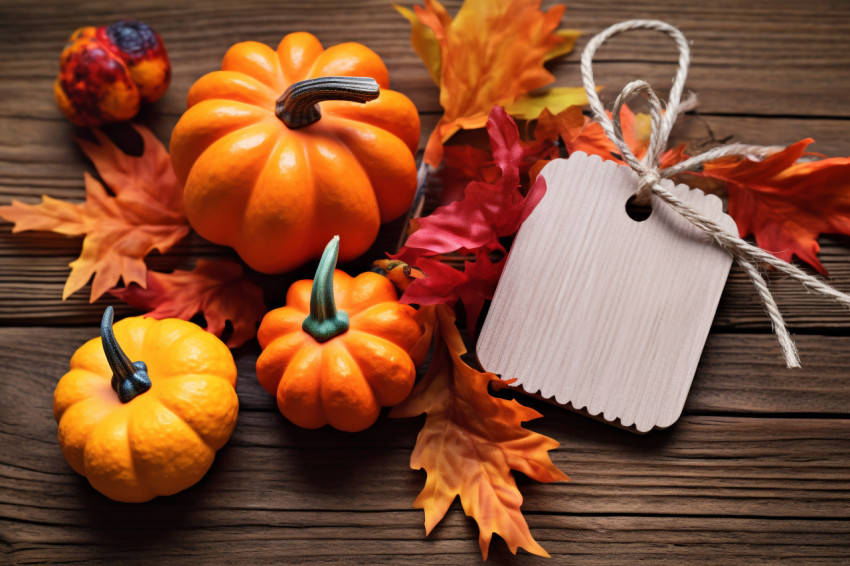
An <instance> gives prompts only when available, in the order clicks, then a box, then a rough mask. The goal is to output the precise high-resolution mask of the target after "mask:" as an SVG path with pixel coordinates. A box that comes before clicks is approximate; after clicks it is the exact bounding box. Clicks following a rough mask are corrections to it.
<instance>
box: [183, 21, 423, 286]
mask: <svg viewBox="0 0 850 566" xmlns="http://www.w3.org/2000/svg"><path fill="white" fill-rule="evenodd" d="M388 84H389V78H388V74H387V69H386V66H385V65H384V63H383V62H382V61H381V59H380V58H379V57H378V55H377V54H375V53H374V52H373V51H371V50H370V49H368V48H367V47H365V46H363V45H360V44H358V43H342V44H339V45H335V46H333V47H331V48H329V49H327V50H325V49H323V48H322V46H321V44H320V43H319V40H318V39H316V38H315V37H314V36H312V35H311V34H309V33H304V32H299V33H292V34H289V35H287V36H286V37H284V38H283V40H282V41H281V42H280V45H278V47H277V51H274V50H272V49H271V48H270V47H268V46H266V45H264V44H261V43H257V42H250V41H249V42H244V43H237V44H236V45H234V46H233V47H231V48H230V49H229V50H228V51H227V53H226V54H225V56H224V61H223V63H222V70H220V71H214V72H212V73H209V74H207V75H205V76H203V77H201V78H200V79H199V80H198V81H197V82H196V83H195V84H194V85H193V86H192V88H191V90H190V91H189V99H188V106H189V108H188V110H187V111H186V112H185V113H184V114H183V116H182V117H181V118H180V121H179V122H178V123H177V126H176V127H175V128H174V131H173V133H172V136H171V160H172V163H173V165H174V170H175V172H176V173H177V177H178V178H179V179H180V181H181V182H182V183H183V184H184V193H183V196H184V201H185V203H186V213H187V216H188V218H189V223H190V224H191V225H192V227H193V228H194V229H195V231H197V232H198V233H199V234H200V235H201V236H203V237H204V238H206V239H208V240H210V241H212V242H215V243H218V244H224V245H227V246H231V247H233V248H235V249H236V251H237V253H239V255H240V256H241V257H242V259H243V260H245V262H246V263H247V264H248V265H250V266H251V267H252V268H254V269H256V270H258V271H262V272H264V273H281V272H284V271H289V270H292V269H294V268H296V267H298V266H299V265H301V264H303V263H305V262H306V261H308V260H310V259H316V258H318V257H319V256H320V255H321V253H322V249H323V248H324V246H325V244H326V243H327V241H328V240H329V239H330V238H331V236H333V235H334V234H339V235H340V236H341V237H342V245H341V247H340V252H339V255H340V259H341V260H342V261H348V260H351V259H354V258H355V257H357V256H359V255H361V254H363V253H364V252H365V251H366V250H367V249H368V248H369V246H371V245H372V243H373V242H374V241H375V237H376V236H377V233H378V228H379V226H380V224H381V223H383V222H388V221H390V220H393V219H395V218H398V217H399V216H401V215H402V214H404V213H405V212H406V211H407V209H408V208H409V206H410V204H411V202H412V200H413V196H414V192H415V190H416V165H415V162H414V158H413V152H415V151H416V147H417V145H418V143H419V115H418V113H417V111H416V107H415V106H414V105H413V103H412V102H411V101H410V100H408V99H407V97H405V96H404V95H402V94H399V93H398V92H394V91H392V90H388V89H387V87H388ZM281 93H283V94H282V95H281ZM367 101H368V102H367Z"/></svg>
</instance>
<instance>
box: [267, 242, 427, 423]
mask: <svg viewBox="0 0 850 566" xmlns="http://www.w3.org/2000/svg"><path fill="white" fill-rule="evenodd" d="M338 246H339V238H337V237H334V238H333V239H332V240H331V242H330V243H329V244H328V246H327V248H326V249H325V252H324V254H323V255H322V259H321V261H320V262H319V267H318V269H317V271H316V278H315V280H313V281H311V280H309V279H306V280H302V281H297V282H296V283H294V284H293V285H292V286H291V287H290V288H289V291H288V292H287V295H286V306H284V307H281V308H279V309H275V310H273V311H271V312H269V313H268V314H267V315H266V316H265V318H264V319H263V321H262V323H261V324H260V329H259V332H258V333H257V338H258V339H259V341H260V346H261V347H262V348H263V352H262V353H261V354H260V356H259V358H258V359H257V377H258V379H259V380H260V384H261V385H262V386H263V388H264V389H265V390H266V391H268V392H269V393H271V394H272V395H276V396H277V404H278V408H279V409H280V412H281V413H282V414H283V416H285V417H286V418H288V419H289V420H290V421H292V422H293V423H295V424H296V425H298V426H301V427H304V428H319V427H321V426H324V425H328V424H329V425H331V426H332V427H334V428H336V429H339V430H343V431H348V432H356V431H360V430H363V429H365V428H368V427H369V426H371V425H372V424H373V423H374V422H375V420H376V419H377V418H378V415H379V413H380V409H381V407H382V406H392V405H396V404H398V403H400V402H401V401H403V400H404V399H405V398H406V397H407V396H408V395H409V394H410V391H411V389H412V388H413V382H414V380H415V377H416V368H415V365H414V362H413V360H411V358H410V355H409V354H408V352H410V350H411V349H412V348H413V347H414V346H415V345H416V344H417V342H418V341H419V338H420V337H421V336H422V328H421V326H420V325H419V323H418V322H417V320H416V311H415V309H413V308H412V307H410V306H409V305H403V304H400V303H399V302H398V297H397V295H396V292H395V289H394V288H393V285H392V283H390V282H389V281H388V280H387V279H386V278H385V277H382V276H380V275H378V274H377V273H372V272H366V273H361V274H360V275H358V276H357V277H351V276H349V275H348V274H346V273H345V272H343V271H340V270H335V269H334V267H335V265H336V259H337V251H338Z"/></svg>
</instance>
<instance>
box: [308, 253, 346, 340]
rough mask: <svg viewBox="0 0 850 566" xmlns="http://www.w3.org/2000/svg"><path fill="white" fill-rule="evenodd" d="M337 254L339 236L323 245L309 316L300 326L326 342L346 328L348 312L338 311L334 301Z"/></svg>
mask: <svg viewBox="0 0 850 566" xmlns="http://www.w3.org/2000/svg"><path fill="white" fill-rule="evenodd" d="M337 255H339V236H334V237H333V239H332V240H331V241H330V242H329V243H328V245H327V246H326V247H325V251H324V253H323V254H322V259H320V260H319V267H318V268H317V269H316V277H315V279H313V289H312V291H311V292H310V316H308V317H307V318H305V319H304V323H303V324H302V325H301V328H302V329H303V330H304V332H306V333H307V334H309V335H310V336H312V337H313V338H315V339H316V341H318V342H327V341H328V340H330V339H331V338H333V337H334V336H338V335H340V334H342V333H343V332H345V331H347V330H348V313H347V312H345V311H338V310H337V309H336V303H335V302H334V269H335V268H336V258H337Z"/></svg>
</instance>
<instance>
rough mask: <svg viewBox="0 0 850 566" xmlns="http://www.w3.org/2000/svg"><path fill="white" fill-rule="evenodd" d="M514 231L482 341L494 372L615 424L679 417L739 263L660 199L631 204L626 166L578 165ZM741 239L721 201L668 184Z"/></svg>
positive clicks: (554, 174)
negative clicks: (629, 207) (629, 208)
mask: <svg viewBox="0 0 850 566" xmlns="http://www.w3.org/2000/svg"><path fill="white" fill-rule="evenodd" d="M542 175H543V176H544V177H545V178H546V185H547V191H546V195H545V196H544V197H543V200H542V201H541V202H540V204H539V205H538V206H537V208H535V210H534V212H532V214H531V215H530V216H529V218H528V219H527V220H526V221H525V223H524V224H523V225H522V228H521V229H520V230H519V233H518V234H517V237H516V239H515V240H514V243H513V246H512V247H511V250H510V254H509V257H508V260H507V264H506V266H505V270H504V272H503V274H502V278H501V280H500V281H499V286H498V288H497V289H496V293H495V296H494V297H493V302H492V304H491V306H490V311H489V313H488V315H487V320H486V321H485V322H484V327H483V328H482V330H481V335H480V336H479V339H478V346H477V355H478V359H479V361H480V362H481V364H482V366H483V367H484V369H485V370H487V371H490V372H493V373H496V374H499V375H500V376H501V377H502V379H505V380H508V379H512V378H516V382H515V383H514V385H515V386H518V387H520V388H522V389H523V390H524V391H526V392H528V393H530V394H539V395H540V396H542V397H544V398H546V399H553V400H554V401H555V402H557V403H559V404H561V405H570V406H572V408H574V409H578V410H584V411H586V412H587V413H589V414H590V415H592V416H601V417H603V418H604V419H605V420H606V421H609V422H614V421H619V424H620V425H621V426H624V427H630V428H633V429H637V431H639V432H647V431H649V430H651V429H652V428H656V427H657V428H665V427H668V426H670V425H672V424H673V423H674V422H676V420H677V419H678V418H679V416H680V415H681V414H682V408H683V407H684V404H685V398H686V397H687V394H688V390H689V389H690V386H691V381H692V380H693V376H694V372H695V371H696V367H697V363H698V362H699V358H700V354H701V352H702V349H703V346H704V345H705V340H706V337H707V336H708V331H709V328H710V327H711V321H712V319H713V318H714V312H715V310H716V309H717V303H718V301H719V300H720V294H721V292H722V291H723V286H724V284H725V283H726V277H727V275H728V274H729V268H730V266H731V263H732V258H731V257H730V256H729V255H728V254H727V253H726V252H724V251H723V250H722V249H720V247H719V246H717V245H716V244H715V243H713V242H712V241H710V238H709V237H708V236H706V235H705V234H704V233H703V232H702V231H700V230H699V229H697V228H694V227H693V226H692V225H691V224H690V223H689V222H688V221H687V220H685V219H684V218H682V217H681V216H679V214H677V213H676V212H674V211H673V210H672V209H670V207H668V206H667V205H666V204H664V203H663V202H661V201H659V200H658V199H657V197H655V196H654V195H653V197H652V203H651V204H652V213H651V215H650V216H649V218H647V219H646V220H644V221H642V222H638V221H635V220H632V219H631V218H630V217H629V215H628V214H627V212H626V202H627V201H628V200H629V198H630V197H631V196H632V195H634V194H635V192H636V190H637V182H638V179H637V175H636V174H635V173H634V171H632V170H631V169H630V168H629V167H626V166H624V165H617V164H616V163H614V162H612V161H604V162H603V161H602V160H601V159H600V158H599V157H597V156H595V155H594V156H587V155H586V154H584V153H580V152H577V153H574V154H572V155H571V156H570V158H569V159H559V160H556V161H553V162H552V163H550V164H548V165H547V166H546V167H545V168H544V169H543V172H542ZM662 184H663V186H664V187H665V188H666V189H667V190H670V191H672V192H673V193H674V194H676V196H678V197H679V198H680V199H681V200H683V201H685V202H686V203H687V204H689V205H690V206H691V207H693V208H695V209H696V210H699V211H700V212H702V214H704V215H705V216H708V217H710V218H711V219H713V220H715V221H716V222H718V223H719V224H721V225H722V226H723V227H724V228H725V229H727V230H728V231H729V232H732V233H737V228H736V226H735V221H734V220H732V218H731V217H729V216H728V215H726V214H724V213H723V206H722V203H721V201H720V199H718V198H717V197H715V196H713V195H705V194H703V192H702V191H699V190H690V189H689V188H688V187H687V186H685V185H678V186H675V187H674V185H673V183H672V181H669V180H664V181H662Z"/></svg>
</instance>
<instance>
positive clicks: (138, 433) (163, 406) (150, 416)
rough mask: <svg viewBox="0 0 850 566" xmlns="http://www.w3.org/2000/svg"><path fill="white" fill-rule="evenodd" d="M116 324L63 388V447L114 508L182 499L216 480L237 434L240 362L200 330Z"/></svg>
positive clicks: (133, 321)
mask: <svg viewBox="0 0 850 566" xmlns="http://www.w3.org/2000/svg"><path fill="white" fill-rule="evenodd" d="M112 317H113V312H112V307H107V308H106V311H105V312H104V315H103V320H102V322H101V327H100V331H101V337H100V338H95V339H92V340H90V341H88V342H87V343H85V344H84V345H83V346H81V347H80V349H79V350H77V351H76V352H75V353H74V355H73V357H72V358H71V367H70V371H68V373H67V374H65V376H64V377H62V379H60V380H59V383H58V385H57V386H56V391H55V392H54V394H53V415H54V416H55V418H56V422H57V423H59V445H60V446H61V448H62V453H63V454H64V455H65V459H66V460H68V463H69V464H70V465H71V467H72V468H73V469H74V470H75V471H76V472H77V473H79V474H82V475H83V476H85V477H86V478H87V479H88V480H89V482H90V483H91V485H92V486H93V487H94V488H95V489H96V490H98V491H99V492H101V493H102V494H104V495H105V496H107V497H109V498H110V499H114V500H116V501H125V502H141V501H148V500H150V499H153V498H154V497H156V496H158V495H171V494H173V493H177V492H178V491H182V490H184V489H186V488H188V487H190V486H192V485H194V484H195V483H197V482H198V481H199V480H200V479H201V478H202V477H203V476H204V474H206V472H207V470H208V469H209V467H210V465H211V464H212V462H213V458H214V456H215V453H216V451H217V450H218V449H220V448H221V447H222V446H224V444H225V443H226V442H227V440H228V439H229V438H230V434H231V433H232V432H233V427H234V426H235V425H236V414H237V412H238V409H239V401H238V399H237V398H236V392H235V390H234V387H235V385H236V365H235V364H234V362H233V356H232V355H231V354H230V350H228V349H227V346H225V345H224V343H222V342H221V340H219V339H218V338H216V337H215V336H213V335H212V334H210V333H208V332H206V331H204V330H202V329H201V328H200V327H198V326H197V325H195V324H192V323H191V322H186V321H183V320H179V319H174V318H168V319H164V320H155V319H153V318H143V317H135V318H126V319H124V320H121V321H120V322H118V323H116V324H115V327H114V331H113V327H112ZM119 344H120V345H119ZM125 352H126V353H125ZM131 360H136V361H134V362H131Z"/></svg>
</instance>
